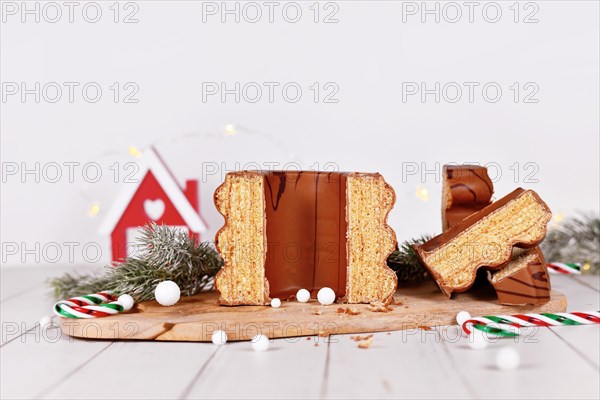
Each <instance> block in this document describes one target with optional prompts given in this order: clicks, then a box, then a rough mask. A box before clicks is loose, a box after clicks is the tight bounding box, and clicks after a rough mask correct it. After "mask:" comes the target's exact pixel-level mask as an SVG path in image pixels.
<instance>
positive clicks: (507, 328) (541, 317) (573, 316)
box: [462, 311, 600, 337]
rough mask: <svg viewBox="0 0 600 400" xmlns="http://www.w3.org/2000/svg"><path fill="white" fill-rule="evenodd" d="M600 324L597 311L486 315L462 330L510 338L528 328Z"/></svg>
mask: <svg viewBox="0 0 600 400" xmlns="http://www.w3.org/2000/svg"><path fill="white" fill-rule="evenodd" d="M591 324H600V312H599V311H584V312H571V313H555V314H551V313H543V314H515V315H499V316H495V315H488V316H485V317H474V318H470V319H468V320H467V321H465V322H464V323H463V325H462V329H463V331H464V332H465V333H466V334H470V333H471V331H470V330H469V326H473V327H474V328H476V329H478V330H481V331H484V332H486V333H489V334H492V335H495V336H502V337H511V336H518V335H519V330H520V329H521V328H524V327H530V326H563V325H591Z"/></svg>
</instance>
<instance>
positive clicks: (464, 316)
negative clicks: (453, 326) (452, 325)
mask: <svg viewBox="0 0 600 400" xmlns="http://www.w3.org/2000/svg"><path fill="white" fill-rule="evenodd" d="M470 319H471V314H469V312H468V311H459V313H458V314H456V323H457V324H458V325H459V326H460V327H461V328H462V326H463V324H464V323H465V322H466V321H468V320H470Z"/></svg>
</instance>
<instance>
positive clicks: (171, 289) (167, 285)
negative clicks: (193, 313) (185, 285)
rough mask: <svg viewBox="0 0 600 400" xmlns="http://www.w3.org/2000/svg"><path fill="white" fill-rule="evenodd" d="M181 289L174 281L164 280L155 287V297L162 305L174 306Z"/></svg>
mask: <svg viewBox="0 0 600 400" xmlns="http://www.w3.org/2000/svg"><path fill="white" fill-rule="evenodd" d="M180 296H181V291H180V290H179V286H177V284H176V283H175V282H173V281H162V282H161V283H159V284H158V285H157V286H156V289H154V297H155V298H156V301H158V303H159V304H160V305H162V306H172V305H173V304H175V303H177V302H178V301H179V297H180Z"/></svg>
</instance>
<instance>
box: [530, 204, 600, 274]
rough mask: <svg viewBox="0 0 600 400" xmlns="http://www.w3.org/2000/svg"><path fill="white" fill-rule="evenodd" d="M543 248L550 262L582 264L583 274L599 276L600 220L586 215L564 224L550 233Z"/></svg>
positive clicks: (567, 220) (563, 222)
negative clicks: (587, 266)
mask: <svg viewBox="0 0 600 400" xmlns="http://www.w3.org/2000/svg"><path fill="white" fill-rule="evenodd" d="M541 248H542V251H543V252H544V256H545V257H546V261H548V262H553V261H554V262H566V263H581V265H582V266H584V268H582V270H583V271H582V272H584V273H591V274H599V273H600V218H599V217H598V215H594V214H592V213H585V214H584V213H582V214H579V215H577V216H575V217H571V218H568V219H566V220H565V221H562V222H560V223H559V224H558V225H557V226H556V227H554V228H549V229H548V233H547V235H546V239H545V240H544V242H543V243H542V245H541ZM586 264H589V268H588V269H587V270H586V268H585V265H586Z"/></svg>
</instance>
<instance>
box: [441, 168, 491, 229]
mask: <svg viewBox="0 0 600 400" xmlns="http://www.w3.org/2000/svg"><path fill="white" fill-rule="evenodd" d="M442 176H443V185H442V230H444V231H445V230H447V229H448V228H451V227H452V226H454V225H456V224H457V223H458V222H460V221H462V220H463V219H465V218H466V217H468V216H469V215H471V214H473V213H475V212H477V211H480V210H482V209H483V208H484V207H486V206H488V205H490V204H491V202H492V195H493V194H494V187H493V184H492V180H491V179H490V177H489V176H488V173H487V168H485V167H480V166H478V165H444V170H443V175H442Z"/></svg>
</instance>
